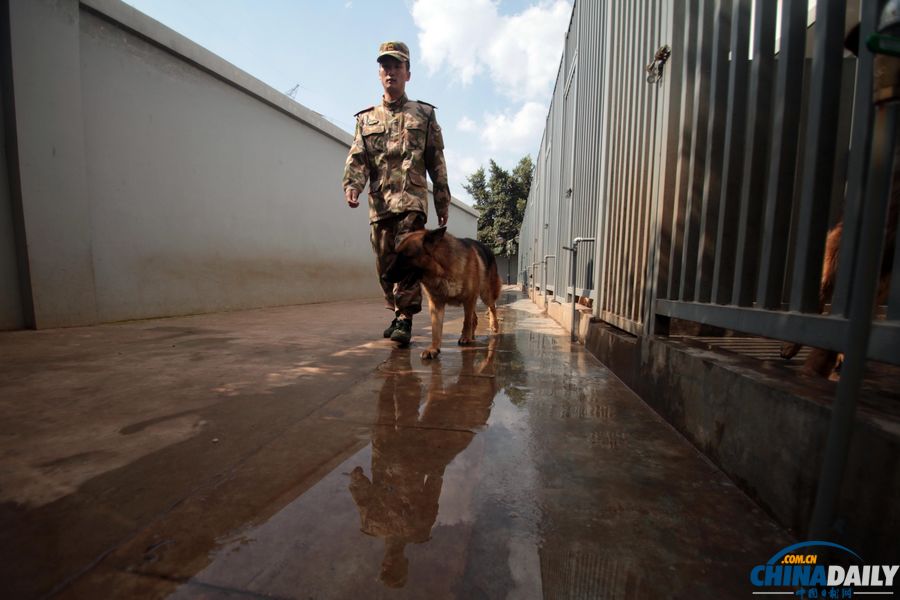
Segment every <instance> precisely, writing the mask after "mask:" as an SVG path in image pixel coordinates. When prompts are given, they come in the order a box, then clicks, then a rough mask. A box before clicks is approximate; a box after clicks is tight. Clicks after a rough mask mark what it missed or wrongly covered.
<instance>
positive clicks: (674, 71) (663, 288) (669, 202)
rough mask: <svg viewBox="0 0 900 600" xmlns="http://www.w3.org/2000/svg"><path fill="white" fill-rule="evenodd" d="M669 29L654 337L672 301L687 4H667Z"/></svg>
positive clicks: (653, 295) (655, 257)
mask: <svg viewBox="0 0 900 600" xmlns="http://www.w3.org/2000/svg"><path fill="white" fill-rule="evenodd" d="M666 9H667V10H666V27H667V33H669V34H670V35H671V36H672V37H671V40H672V44H671V46H672V58H671V59H670V60H671V65H670V66H669V68H667V69H666V73H665V75H664V77H663V81H662V84H661V85H662V92H663V94H664V99H663V102H662V105H661V107H660V110H661V112H662V116H663V125H662V132H663V139H662V140H661V141H660V158H661V164H660V173H659V177H658V181H659V184H660V186H661V189H660V190H659V192H658V194H657V198H658V200H657V202H658V204H657V207H656V211H655V214H654V218H655V220H656V222H655V224H654V225H655V226H654V230H655V231H654V239H655V242H654V251H653V253H652V254H651V256H652V257H653V263H652V264H653V270H654V276H653V279H652V281H653V285H652V286H651V299H650V302H649V305H650V310H651V312H652V315H651V318H648V323H649V326H648V333H649V334H652V333H653V332H654V329H655V327H656V318H655V306H654V302H655V301H656V299H657V298H665V299H669V298H670V296H669V295H668V289H669V281H670V280H671V277H672V269H671V263H670V258H671V249H672V235H673V231H672V223H673V220H674V206H675V202H676V197H677V177H676V175H677V162H678V145H679V143H680V130H681V129H680V128H681V122H680V120H679V119H678V118H677V117H676V116H675V115H678V114H680V113H681V99H682V97H683V94H682V88H683V86H684V82H683V80H682V74H683V72H684V71H683V69H681V68H679V67H680V65H679V60H683V58H679V56H680V55H683V47H684V41H685V37H686V34H687V32H685V30H684V27H683V26H682V23H683V22H684V10H685V6H684V3H683V2H680V1H677V2H676V1H674V0H670V1H669V2H667V3H666Z"/></svg>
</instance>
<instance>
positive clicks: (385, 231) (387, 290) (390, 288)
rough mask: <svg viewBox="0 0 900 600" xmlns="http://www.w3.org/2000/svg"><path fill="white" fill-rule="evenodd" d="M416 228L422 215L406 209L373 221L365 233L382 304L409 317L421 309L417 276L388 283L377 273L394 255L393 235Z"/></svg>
mask: <svg viewBox="0 0 900 600" xmlns="http://www.w3.org/2000/svg"><path fill="white" fill-rule="evenodd" d="M420 229H425V215H424V214H422V213H420V212H416V211H410V212H405V213H399V214H398V215H397V216H395V217H390V218H388V219H382V220H381V221H375V222H374V223H372V227H371V230H370V233H369V239H370V240H371V242H372V250H373V251H374V252H375V267H376V269H377V270H378V282H379V283H380V284H381V289H382V290H383V291H384V301H385V307H386V308H388V309H390V310H393V311H394V314H396V315H397V316H400V315H403V316H406V317H412V316H413V315H414V314H416V313H417V312H420V311H421V310H422V286H421V285H420V284H419V278H418V277H416V276H410V277H407V278H406V279H404V280H403V281H401V282H400V283H388V282H387V281H385V280H384V279H382V278H381V276H382V274H384V271H385V269H386V268H387V266H388V264H389V263H390V260H391V258H393V256H394V247H395V246H396V243H397V238H399V237H400V236H402V235H404V234H406V233H411V232H413V231H418V230H420Z"/></svg>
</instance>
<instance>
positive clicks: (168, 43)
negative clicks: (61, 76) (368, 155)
mask: <svg viewBox="0 0 900 600" xmlns="http://www.w3.org/2000/svg"><path fill="white" fill-rule="evenodd" d="M79 1H80V3H81V4H82V5H84V6H86V7H88V8H89V9H91V10H93V11H94V12H97V13H100V14H102V15H104V16H106V17H107V18H108V19H111V20H112V21H114V22H116V23H119V24H121V25H122V26H123V27H125V28H127V29H130V30H131V31H134V32H135V33H137V34H139V35H140V36H142V37H144V38H146V39H148V40H150V41H152V42H154V43H156V44H157V45H159V46H161V47H163V48H165V49H167V50H168V51H169V52H172V53H173V54H176V55H178V56H181V57H183V58H185V59H186V60H188V61H190V62H192V63H194V64H196V65H198V66H199V67H200V68H202V69H204V70H206V71H209V72H210V73H212V74H214V75H215V76H217V77H219V78H221V79H223V80H225V81H227V82H228V83H230V84H232V85H233V86H235V87H237V88H239V89H242V90H243V91H245V92H247V93H248V94H250V95H251V96H254V97H256V98H258V99H259V100H261V101H263V102H265V103H267V104H270V105H272V106H273V107H275V108H277V109H278V110H281V111H282V112H284V113H287V114H288V115H290V116H292V117H294V118H295V119H297V120H298V121H302V122H303V123H304V124H306V125H308V126H310V127H312V128H314V129H317V130H318V131H320V132H321V133H324V134H325V135H327V136H328V137H330V138H333V139H334V140H335V141H337V142H340V143H341V144H344V145H345V146H347V147H348V148H349V147H350V145H351V144H352V143H353V136H352V135H351V134H350V133H348V132H346V131H344V130H343V129H341V128H340V127H338V126H337V125H335V124H333V123H331V122H330V121H328V120H327V119H325V118H324V117H323V116H322V115H320V114H319V113H317V112H315V111H313V110H311V109H309V108H307V107H305V106H303V105H302V104H300V103H298V102H296V101H294V100H292V99H291V98H289V97H288V96H287V95H286V94H283V93H281V92H279V91H278V90H276V89H275V88H273V87H271V86H269V85H268V84H265V83H263V82H262V81H260V80H259V79H257V78H255V77H253V76H252V75H250V74H249V73H247V72H246V71H242V70H241V69H239V68H237V67H236V66H234V65H233V64H231V63H230V62H228V61H226V60H225V59H223V58H222V57H220V56H218V55H216V54H213V53H212V52H210V51H209V50H207V49H206V48H204V47H202V46H200V45H199V44H197V43H196V42H193V41H191V40H190V39H188V38H186V37H184V36H183V35H181V34H180V33H178V32H177V31H175V30H173V29H170V28H168V27H166V26H165V25H163V24H162V23H160V22H159V21H156V20H154V19H153V18H151V17H149V16H147V15H145V14H144V13H142V12H140V11H139V10H137V9H136V8H134V7H132V6H130V5H128V4H125V3H124V2H122V1H121V0H79Z"/></svg>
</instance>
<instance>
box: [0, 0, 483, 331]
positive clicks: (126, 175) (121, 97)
mask: <svg viewBox="0 0 900 600" xmlns="http://www.w3.org/2000/svg"><path fill="white" fill-rule="evenodd" d="M9 14H10V39H11V41H10V48H11V53H10V54H11V65H12V69H11V70H12V85H13V89H14V90H15V95H14V104H13V108H12V110H13V112H14V114H15V117H14V123H15V134H16V138H17V140H18V142H17V143H16V144H15V145H14V146H15V147H14V150H15V153H16V155H17V156H16V158H18V166H17V168H18V170H19V175H20V182H21V183H20V190H14V191H19V192H20V194H21V206H22V208H23V216H22V220H23V223H22V224H21V225H22V230H23V231H24V234H25V238H26V243H27V249H28V253H27V254H28V258H27V266H28V269H27V270H28V273H29V275H30V278H31V284H30V285H31V290H30V291H31V295H32V297H33V313H34V318H33V321H34V322H33V323H27V324H28V325H31V326H35V327H55V326H68V325H79V324H88V323H95V322H103V321H116V320H123V319H134V318H145V317H154V316H168V315H178V314H189V313H198V312H211V311H218V310H230V309H240V308H250V307H259V306H273V305H284V304H298V303H307V302H320V301H328V300H334V299H341V298H360V297H371V296H377V295H379V293H380V289H379V287H378V285H377V282H376V279H375V275H374V260H373V256H372V251H371V248H370V246H369V241H368V219H367V213H366V210H365V208H364V207H361V208H359V209H357V210H355V211H351V210H350V209H348V208H347V207H346V204H345V203H344V202H343V198H342V192H341V185H340V180H341V173H342V170H343V163H344V159H345V157H346V155H347V150H348V148H349V145H350V142H351V141H352V140H351V136H350V134H349V133H347V132H345V131H343V130H341V129H339V128H338V127H336V126H334V125H332V124H331V123H329V122H328V121H326V120H325V119H323V118H322V117H321V116H320V115H318V114H317V113H314V112H313V111H310V110H308V109H306V108H304V107H303V106H301V105H299V104H297V103H296V102H293V101H292V100H290V99H289V98H287V97H286V96H285V95H284V94H281V93H279V92H277V91H276V90H273V89H272V88H269V87H268V86H266V85H265V84H263V83H261V82H259V81H258V80H256V79H254V78H253V77H251V76H249V75H247V74H246V73H243V72H242V71H240V70H238V69H236V68H235V67H234V66H232V65H230V64H229V63H226V62H225V61H223V60H222V59H220V58H218V57H216V56H215V55H213V54H211V53H209V52H207V51H206V50H204V49H202V48H200V47H199V46H197V45H196V44H193V43H192V42H190V41H189V40H187V39H185V38H184V37H182V36H180V35H178V34H176V33H175V32H173V31H171V30H169V29H167V28H165V27H163V26H162V25H160V24H159V23H156V22H155V21H153V20H152V19H149V18H148V17H146V16H145V15H143V14H141V13H139V12H137V11H136V10H134V9H132V8H131V7H129V6H127V5H125V4H122V3H121V2H118V1H116V0H84V1H83V2H80V3H79V2H76V1H75V0H66V1H57V2H53V1H50V0H35V1H26V0H11V1H10V2H9ZM4 93H7V90H4ZM13 162H14V161H10V164H13ZM0 183H2V182H0ZM15 195H16V194H15V193H14V194H13V196H15ZM2 212H3V205H2V198H0V213H2ZM7 212H8V211H7ZM432 215H433V208H432ZM435 221H436V219H435V218H434V217H433V216H432V217H430V218H429V223H432V224H433V223H434V222H435ZM2 227H3V221H2V216H0V228H2ZM475 227H476V215H475V212H474V211H473V210H471V209H470V208H469V207H468V206H465V205H463V204H461V203H458V202H454V205H453V207H452V208H451V214H450V230H451V232H453V233H455V234H457V235H463V236H470V237H474V235H475ZM0 234H3V235H4V241H6V240H8V239H9V237H8V236H7V235H6V232H5V231H3V230H2V229H0ZM7 245H9V244H7ZM8 254H9V251H8V250H4V248H3V247H0V277H5V278H7V279H8V275H7V274H6V270H8V269H6V270H4V268H5V267H4V263H5V262H6V263H8V262H9V260H7V258H9V257H8ZM20 254H21V252H20ZM13 263H15V260H14V259H13ZM10 295H15V296H20V295H21V294H18V293H15V294H12V293H10ZM6 303H7V301H6V300H5V299H4V298H0V311H5V312H6V313H9V314H5V315H2V316H0V326H5V327H7V328H9V327H10V326H12V327H15V326H17V323H18V325H19V326H21V323H22V319H21V318H19V320H18V322H17V321H16V320H15V318H13V317H14V315H12V311H10V310H8V309H6V308H4V306H5V304H6ZM26 320H27V319H26Z"/></svg>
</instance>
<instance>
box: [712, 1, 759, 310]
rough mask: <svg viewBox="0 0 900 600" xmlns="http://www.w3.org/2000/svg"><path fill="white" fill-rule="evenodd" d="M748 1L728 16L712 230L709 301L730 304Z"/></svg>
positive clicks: (742, 132)
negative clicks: (719, 170)
mask: <svg viewBox="0 0 900 600" xmlns="http://www.w3.org/2000/svg"><path fill="white" fill-rule="evenodd" d="M750 2H751V0H735V3H734V6H733V8H732V13H731V44H730V47H731V50H730V54H731V65H730V67H729V69H728V108H727V110H726V117H725V157H724V159H725V162H724V163H723V165H722V192H721V194H720V198H721V201H720V205H719V222H718V224H717V227H716V258H715V266H714V268H713V282H712V297H711V300H712V301H713V302H716V303H719V304H725V303H728V302H731V295H732V294H731V292H732V280H731V278H730V277H729V276H728V274H730V273H732V270H733V268H734V261H735V256H734V254H735V240H736V238H737V235H736V230H737V223H738V214H739V212H740V190H741V177H740V173H741V166H742V165H743V162H744V142H745V137H746V112H747V75H748V73H749V66H750V65H749V62H748V61H747V51H748V50H747V49H748V47H749V41H750Z"/></svg>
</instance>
